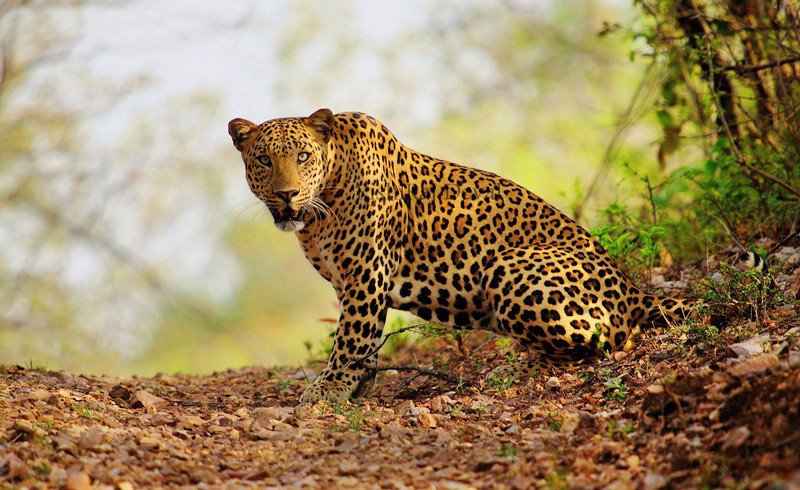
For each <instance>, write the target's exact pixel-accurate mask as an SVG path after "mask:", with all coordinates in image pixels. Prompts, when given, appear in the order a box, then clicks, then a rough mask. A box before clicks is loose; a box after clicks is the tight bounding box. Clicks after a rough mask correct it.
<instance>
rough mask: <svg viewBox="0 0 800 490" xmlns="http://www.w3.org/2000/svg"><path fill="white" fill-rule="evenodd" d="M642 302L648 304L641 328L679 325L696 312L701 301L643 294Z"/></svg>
mask: <svg viewBox="0 0 800 490" xmlns="http://www.w3.org/2000/svg"><path fill="white" fill-rule="evenodd" d="M644 304H645V305H648V304H649V305H650V306H649V309H648V310H647V315H646V316H645V319H644V322H642V328H651V327H667V326H670V325H681V324H683V322H685V321H686V320H687V319H689V318H692V317H693V316H695V315H696V314H697V308H698V306H700V304H701V301H700V300H698V299H677V298H656V297H655V296H653V295H651V294H645V296H644Z"/></svg>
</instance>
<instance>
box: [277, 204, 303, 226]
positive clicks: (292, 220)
mask: <svg viewBox="0 0 800 490" xmlns="http://www.w3.org/2000/svg"><path fill="white" fill-rule="evenodd" d="M270 211H272V217H273V218H274V219H275V226H277V227H278V229H279V230H281V231H300V230H302V229H303V227H304V226H305V221H303V214H304V213H303V210H302V209H299V210H295V209H292V208H290V207H289V206H284V208H283V209H281V210H272V209H270Z"/></svg>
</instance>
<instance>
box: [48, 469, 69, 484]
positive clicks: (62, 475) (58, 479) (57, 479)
mask: <svg viewBox="0 0 800 490" xmlns="http://www.w3.org/2000/svg"><path fill="white" fill-rule="evenodd" d="M67 478H69V474H68V473H67V470H65V469H64V468H61V467H60V466H53V467H52V468H51V469H50V475H49V476H48V480H49V481H50V484H51V485H53V486H54V487H63V486H64V485H65V484H66V483H67Z"/></svg>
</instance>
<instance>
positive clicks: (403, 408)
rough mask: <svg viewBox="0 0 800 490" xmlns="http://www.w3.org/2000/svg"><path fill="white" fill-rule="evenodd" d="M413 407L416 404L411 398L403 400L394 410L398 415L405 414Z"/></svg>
mask: <svg viewBox="0 0 800 490" xmlns="http://www.w3.org/2000/svg"><path fill="white" fill-rule="evenodd" d="M414 407H416V405H414V402H413V401H412V400H404V401H403V402H402V403H400V405H398V406H397V407H396V408H395V410H394V411H395V413H397V414H398V415H400V416H406V415H408V414H409V413H411V412H412V411H413V409H414Z"/></svg>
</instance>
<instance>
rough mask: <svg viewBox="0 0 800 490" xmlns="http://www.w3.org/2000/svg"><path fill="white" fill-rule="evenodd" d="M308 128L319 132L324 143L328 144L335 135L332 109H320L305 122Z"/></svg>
mask: <svg viewBox="0 0 800 490" xmlns="http://www.w3.org/2000/svg"><path fill="white" fill-rule="evenodd" d="M303 121H304V122H305V123H306V125H307V126H309V127H310V128H311V129H313V130H314V131H316V132H317V134H319V136H320V138H322V141H323V143H327V142H328V141H330V139H331V135H333V126H334V124H335V121H334V119H333V112H331V110H330V109H319V110H318V111H316V112H314V114H311V115H310V116H308V117H307V118H305V119H304V120H303Z"/></svg>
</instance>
